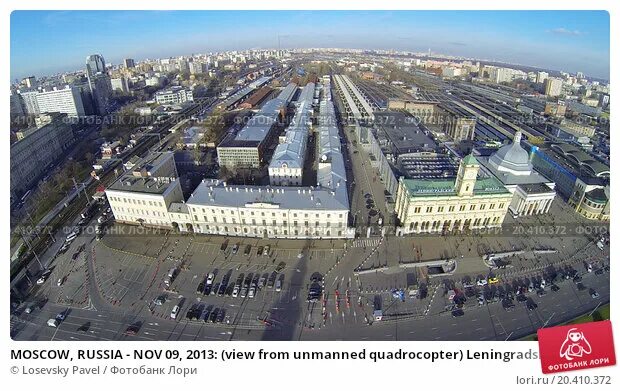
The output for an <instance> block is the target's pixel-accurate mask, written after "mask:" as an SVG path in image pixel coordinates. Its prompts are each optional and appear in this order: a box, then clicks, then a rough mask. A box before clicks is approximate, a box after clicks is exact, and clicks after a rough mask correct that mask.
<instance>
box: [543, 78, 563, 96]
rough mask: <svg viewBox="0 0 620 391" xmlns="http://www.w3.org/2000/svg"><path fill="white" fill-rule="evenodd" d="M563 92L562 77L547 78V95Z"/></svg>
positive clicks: (557, 94)
mask: <svg viewBox="0 0 620 391" xmlns="http://www.w3.org/2000/svg"><path fill="white" fill-rule="evenodd" d="M561 94H562V79H558V78H556V77H549V78H547V80H545V95H548V96H560V95H561Z"/></svg>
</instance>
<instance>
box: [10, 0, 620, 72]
mask: <svg viewBox="0 0 620 391" xmlns="http://www.w3.org/2000/svg"><path fill="white" fill-rule="evenodd" d="M278 37H279V42H280V47H281V48H283V49H288V48H302V47H341V48H358V49H395V50H410V51H427V50H428V49H429V48H430V49H431V50H432V52H433V53H441V54H448V55H456V56H466V57H473V58H478V59H487V60H496V61H502V62H509V63H516V64H522V65H529V66H535V67H540V68H545V69H552V70H558V71H560V70H561V71H566V72H571V73H575V72H578V71H580V72H584V73H585V74H586V75H588V76H591V77H596V78H602V79H607V80H608V79H609V46H610V37H609V14H608V13H607V12H605V11H14V12H13V13H12V14H11V37H10V41H11V59H10V60H11V79H12V80H13V79H15V78H22V77H25V76H29V75H35V76H42V75H49V74H53V73H58V72H63V71H72V70H77V69H81V68H83V67H84V63H85V59H86V56H88V55H89V54H93V53H100V54H102V55H103V57H104V58H105V60H106V62H107V63H113V64H119V63H120V62H121V61H122V59H123V58H133V59H135V60H141V59H144V58H165V57H171V56H181V55H190V54H192V53H205V52H211V51H224V50H244V49H260V48H277V47H278Z"/></svg>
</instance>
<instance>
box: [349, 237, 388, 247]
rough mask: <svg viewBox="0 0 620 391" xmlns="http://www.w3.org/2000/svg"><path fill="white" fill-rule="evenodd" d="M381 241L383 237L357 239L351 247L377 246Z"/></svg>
mask: <svg viewBox="0 0 620 391" xmlns="http://www.w3.org/2000/svg"><path fill="white" fill-rule="evenodd" d="M380 241H381V238H364V239H355V240H354V241H353V244H352V246H351V247H358V248H359V247H375V246H377V245H378V244H379V242H380Z"/></svg>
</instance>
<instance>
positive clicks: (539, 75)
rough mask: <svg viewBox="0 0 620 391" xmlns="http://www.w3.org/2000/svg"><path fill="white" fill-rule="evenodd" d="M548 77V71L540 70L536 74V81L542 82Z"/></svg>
mask: <svg viewBox="0 0 620 391" xmlns="http://www.w3.org/2000/svg"><path fill="white" fill-rule="evenodd" d="M548 77H549V74H548V73H547V72H542V71H539V72H538V73H537V74H536V83H540V84H542V83H544V82H545V80H547V78H548Z"/></svg>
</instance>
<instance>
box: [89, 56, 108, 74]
mask: <svg viewBox="0 0 620 391" xmlns="http://www.w3.org/2000/svg"><path fill="white" fill-rule="evenodd" d="M104 72H105V60H104V59H103V56H102V55H101V54H91V55H90V56H88V57H86V75H87V76H92V75H96V74H97V73H104Z"/></svg>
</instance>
